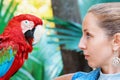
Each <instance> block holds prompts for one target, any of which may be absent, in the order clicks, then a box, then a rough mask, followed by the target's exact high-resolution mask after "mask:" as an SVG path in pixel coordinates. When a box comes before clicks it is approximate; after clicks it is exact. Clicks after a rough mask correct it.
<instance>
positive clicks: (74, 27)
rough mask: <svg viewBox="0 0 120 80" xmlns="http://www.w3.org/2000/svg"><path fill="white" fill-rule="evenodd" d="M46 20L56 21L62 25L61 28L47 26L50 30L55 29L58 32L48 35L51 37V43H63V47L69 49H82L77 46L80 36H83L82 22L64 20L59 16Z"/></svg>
mask: <svg viewBox="0 0 120 80" xmlns="http://www.w3.org/2000/svg"><path fill="white" fill-rule="evenodd" d="M46 20H47V21H49V22H54V23H55V24H56V25H59V26H60V28H58V27H50V26H49V25H46V28H47V29H48V30H49V31H51V30H53V31H55V32H56V33H54V34H48V36H49V37H50V38H51V39H50V40H49V43H53V44H59V45H63V48H64V49H67V50H75V51H80V49H79V48H78V46H77V45H78V43H79V40H80V37H81V36H82V27H81V25H80V24H78V23H75V22H71V21H64V20H62V19H59V18H53V19H46ZM57 39H59V40H57Z"/></svg>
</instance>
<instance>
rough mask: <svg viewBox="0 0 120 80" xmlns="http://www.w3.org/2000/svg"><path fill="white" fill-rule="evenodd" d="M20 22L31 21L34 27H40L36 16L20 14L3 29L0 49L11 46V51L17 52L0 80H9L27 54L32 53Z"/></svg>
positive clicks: (30, 44)
mask: <svg viewBox="0 0 120 80" xmlns="http://www.w3.org/2000/svg"><path fill="white" fill-rule="evenodd" d="M22 20H30V21H33V22H34V24H35V26H36V25H38V24H39V25H42V24H43V23H42V20H41V19H39V18H38V17H36V16H33V15H30V14H22V15H19V16H15V17H14V18H13V19H11V20H10V21H9V23H8V25H7V27H6V28H5V30H4V32H3V34H2V35H0V49H2V48H3V47H7V46H12V48H13V49H15V50H17V54H16V55H15V60H14V62H13V64H12V66H11V68H10V69H9V71H8V72H7V73H6V74H5V75H4V76H3V77H1V78H0V80H9V78H10V77H11V76H12V75H14V73H15V72H16V71H18V70H19V68H21V67H22V65H23V63H24V61H25V59H27V58H28V53H29V52H31V51H32V49H33V48H32V41H33V39H31V42H30V43H28V42H27V41H26V39H25V37H24V34H23V33H22V29H21V24H20V22H21V21H22ZM35 26H34V27H35Z"/></svg>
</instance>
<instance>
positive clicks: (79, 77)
mask: <svg viewBox="0 0 120 80" xmlns="http://www.w3.org/2000/svg"><path fill="white" fill-rule="evenodd" d="M99 75H100V68H97V69H96V70H93V71H91V72H89V73H86V72H77V73H75V74H74V75H73V77H72V80H98V77H99Z"/></svg>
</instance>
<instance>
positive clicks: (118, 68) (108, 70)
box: [101, 65, 120, 74]
mask: <svg viewBox="0 0 120 80" xmlns="http://www.w3.org/2000/svg"><path fill="white" fill-rule="evenodd" d="M101 72H102V73H104V74H114V73H119V72H120V66H113V65H109V66H104V67H102V68H101Z"/></svg>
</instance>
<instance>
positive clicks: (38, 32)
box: [33, 25, 44, 45]
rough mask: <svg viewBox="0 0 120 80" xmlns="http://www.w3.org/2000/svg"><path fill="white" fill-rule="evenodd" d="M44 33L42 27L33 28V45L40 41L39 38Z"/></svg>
mask: <svg viewBox="0 0 120 80" xmlns="http://www.w3.org/2000/svg"><path fill="white" fill-rule="evenodd" d="M43 33H44V28H43V26H42V25H37V26H36V27H35V30H34V34H33V38H34V39H33V45H35V44H36V43H38V42H39V41H40V38H41V37H42V35H43Z"/></svg>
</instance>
